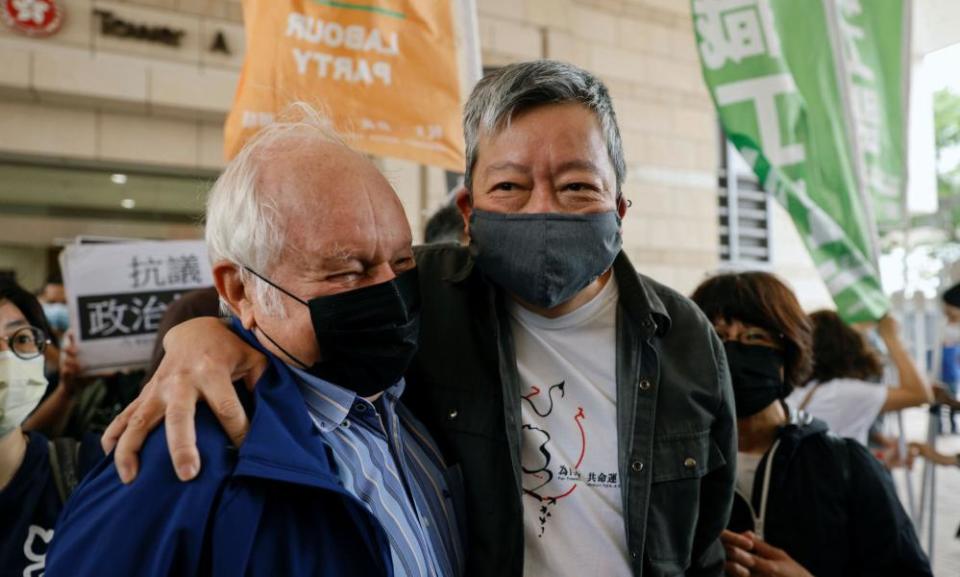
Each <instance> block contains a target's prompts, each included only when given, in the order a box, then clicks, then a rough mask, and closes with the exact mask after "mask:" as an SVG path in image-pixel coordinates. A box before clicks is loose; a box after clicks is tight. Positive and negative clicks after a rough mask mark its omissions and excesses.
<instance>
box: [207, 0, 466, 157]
mask: <svg viewBox="0 0 960 577" xmlns="http://www.w3.org/2000/svg"><path fill="white" fill-rule="evenodd" d="M451 4H452V2H450V1H448V0H350V1H347V0H337V1H334V0H243V14H244V21H245V22H246V39H247V47H246V59H245V62H244V65H243V72H242V74H241V75H240V82H239V84H238V86H237V93H236V96H235V97H234V103H233V108H232V110H231V111H230V115H229V116H228V117H227V123H226V127H225V130H224V131H225V135H224V136H225V139H224V152H225V154H226V157H227V158H228V159H230V158H232V157H233V156H234V155H235V154H236V153H237V152H238V151H239V150H240V148H241V147H242V146H243V143H244V142H245V141H246V139H248V138H249V137H250V136H252V135H253V134H255V133H256V132H257V130H259V129H260V128H262V127H263V126H265V125H267V124H269V123H270V122H272V121H273V119H274V117H275V116H276V115H277V114H278V113H280V112H282V111H283V109H284V108H285V107H286V105H287V104H288V103H290V102H293V101H297V100H302V101H305V102H307V103H310V104H311V105H314V106H316V107H318V108H320V109H322V110H324V112H325V113H327V114H329V115H330V117H331V119H332V121H333V123H334V125H335V127H336V128H337V129H338V130H339V131H340V132H341V133H343V134H345V135H348V136H349V137H350V140H351V143H352V144H353V146H355V147H356V148H358V149H359V150H362V151H363V152H366V153H369V154H375V155H378V156H390V157H395V158H403V159H407V160H412V161H414V162H418V163H421V164H428V165H433V166H440V167H443V168H447V169H449V170H455V171H458V172H462V171H463V166H464V152H463V129H462V127H461V125H460V102H461V98H460V96H461V94H460V86H461V82H460V75H459V71H458V53H457V45H456V37H455V36H456V34H455V30H454V25H453V7H452V6H451Z"/></svg>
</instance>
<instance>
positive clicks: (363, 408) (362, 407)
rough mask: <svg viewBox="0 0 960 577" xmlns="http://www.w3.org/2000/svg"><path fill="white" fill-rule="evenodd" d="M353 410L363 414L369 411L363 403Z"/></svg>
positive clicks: (355, 406)
mask: <svg viewBox="0 0 960 577" xmlns="http://www.w3.org/2000/svg"><path fill="white" fill-rule="evenodd" d="M353 408H354V409H356V410H357V412H358V413H362V412H364V411H366V410H367V406H366V405H365V404H363V403H357V404H356V405H354V406H353Z"/></svg>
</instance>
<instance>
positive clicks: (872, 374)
mask: <svg viewBox="0 0 960 577" xmlns="http://www.w3.org/2000/svg"><path fill="white" fill-rule="evenodd" d="M810 320H811V322H812V323H813V359H814V360H813V363H814V367H813V375H812V379H811V380H810V382H808V383H807V384H806V386H804V387H802V388H797V389H794V391H793V392H792V393H791V394H790V395H789V396H788V397H787V404H789V405H790V406H792V407H794V408H795V409H799V410H803V411H806V412H807V413H809V414H811V415H813V416H814V417H816V418H818V419H820V420H822V421H824V422H826V423H827V426H829V427H830V430H831V431H832V432H833V433H835V434H836V435H838V436H840V437H848V438H851V439H856V440H857V441H859V442H860V443H861V444H863V445H866V444H867V435H868V434H869V432H870V426H871V425H872V424H873V422H874V421H875V420H876V418H877V417H878V416H879V415H880V414H882V413H886V412H889V411H899V410H900V409H905V408H908V407H915V406H917V405H922V404H924V403H929V402H931V401H932V400H933V395H932V393H931V390H930V386H929V385H928V384H927V382H926V381H925V380H924V379H923V377H921V376H920V373H919V371H917V368H916V366H914V364H913V361H912V360H911V358H910V354H909V353H908V352H907V350H906V348H905V347H904V346H903V342H901V340H900V336H899V333H900V328H899V326H898V325H897V321H896V320H895V319H894V318H893V317H891V316H890V315H887V316H885V317H883V318H882V319H880V321H879V322H878V323H877V333H878V334H879V335H880V338H881V339H883V342H884V344H885V345H886V347H887V351H888V353H889V355H890V360H891V361H892V362H893V365H894V367H895V368H896V370H897V374H898V376H899V379H898V381H899V383H900V384H899V385H897V386H889V385H886V384H883V383H877V382H875V381H876V380H877V379H879V378H880V377H882V376H883V360H882V358H881V357H880V355H879V354H878V353H877V352H876V351H875V350H873V349H872V348H871V347H870V345H869V344H868V343H867V340H866V338H864V335H863V334H861V333H860V332H858V331H857V330H856V329H854V328H852V327H850V326H848V325H847V324H846V323H844V322H843V319H841V318H840V316H839V315H838V314H837V313H835V312H834V311H830V310H822V311H817V312H815V313H813V314H811V315H810Z"/></svg>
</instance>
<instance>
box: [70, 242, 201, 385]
mask: <svg viewBox="0 0 960 577" xmlns="http://www.w3.org/2000/svg"><path fill="white" fill-rule="evenodd" d="M62 259H63V263H62V267H63V271H64V283H65V286H66V289H67V293H68V300H69V305H70V314H71V326H73V327H76V328H75V332H76V336H77V346H78V348H79V355H80V359H79V360H80V364H81V366H83V367H84V368H85V369H89V370H91V371H96V370H103V369H108V368H109V369H117V368H127V367H136V366H140V365H144V364H146V363H147V361H148V360H149V359H150V354H151V351H152V349H153V343H154V336H155V334H156V332H157V329H158V327H159V324H160V320H161V319H162V318H163V313H164V312H166V309H167V306H169V305H170V303H172V302H173V301H175V300H176V299H178V298H180V296H181V295H182V294H183V293H185V292H187V291H190V290H194V289H197V288H202V287H207V286H211V285H212V284H213V279H212V277H211V274H210V266H209V263H208V262H207V252H206V247H205V245H204V244H203V242H201V241H167V242H122V243H98V244H76V245H72V246H69V247H67V249H66V250H65V251H64V255H63V257H62Z"/></svg>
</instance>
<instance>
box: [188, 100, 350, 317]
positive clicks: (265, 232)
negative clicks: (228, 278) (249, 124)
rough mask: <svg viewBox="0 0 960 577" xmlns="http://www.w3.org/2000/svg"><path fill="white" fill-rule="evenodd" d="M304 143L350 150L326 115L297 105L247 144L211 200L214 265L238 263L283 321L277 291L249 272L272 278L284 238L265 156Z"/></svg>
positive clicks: (210, 237) (209, 236)
mask: <svg viewBox="0 0 960 577" xmlns="http://www.w3.org/2000/svg"><path fill="white" fill-rule="evenodd" d="M304 140H316V141H320V142H335V143H338V144H343V145H344V146H346V145H345V144H344V142H343V140H342V139H341V138H340V137H339V136H338V135H337V134H336V133H335V132H334V131H333V129H332V128H331V126H330V121H329V120H328V119H327V118H326V117H325V116H324V115H322V114H321V113H320V112H318V111H317V110H316V109H314V108H313V107H311V106H310V105H309V104H306V103H303V102H296V103H294V104H292V105H290V107H289V108H288V109H287V110H286V111H285V112H284V113H283V114H282V115H281V116H280V118H278V119H277V120H276V121H275V122H273V123H271V124H269V125H267V126H266V127H264V128H263V129H261V130H260V131H259V132H258V133H257V134H256V135H255V136H253V137H252V138H251V139H250V140H249V141H247V143H246V144H245V145H244V146H243V148H242V149H241V150H240V152H239V153H238V154H237V155H236V156H235V157H234V158H233V160H231V161H230V162H229V163H228V164H227V166H226V168H225V169H224V171H223V173H222V174H221V175H220V178H218V179H217V182H216V183H214V185H213V188H211V189H210V194H209V196H208V197H207V208H206V226H205V236H206V241H207V252H208V254H209V257H210V262H212V263H215V262H217V261H221V260H226V261H229V262H232V263H234V264H236V265H237V268H238V270H239V273H240V278H241V279H242V280H243V282H244V283H250V282H252V283H254V287H255V294H256V298H257V302H258V304H259V305H260V306H261V307H262V308H263V309H264V311H265V312H266V313H267V314H269V315H273V316H279V317H283V316H285V314H286V311H285V310H284V308H283V303H282V301H281V300H280V296H279V294H278V292H277V290H276V289H275V288H273V287H272V286H270V285H269V284H267V283H266V282H264V281H263V280H262V279H260V278H258V277H257V276H256V275H252V274H250V273H249V271H248V270H247V267H249V268H250V269H252V270H254V271H256V272H257V273H259V274H262V275H269V274H270V272H271V270H272V269H273V266H274V264H275V263H276V261H277V258H278V257H279V256H280V253H281V251H282V249H283V243H284V239H285V236H284V223H283V216H282V215H281V214H280V212H279V210H278V209H277V204H276V201H275V200H274V198H272V197H271V196H270V191H269V190H264V189H263V182H262V181H261V180H262V179H261V170H262V169H263V164H264V157H268V153H269V152H270V151H271V150H274V149H276V148H277V146H278V145H280V144H282V143H285V142H294V141H295V142H300V143H302V142H303V141H304ZM221 308H224V307H223V306H221Z"/></svg>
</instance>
